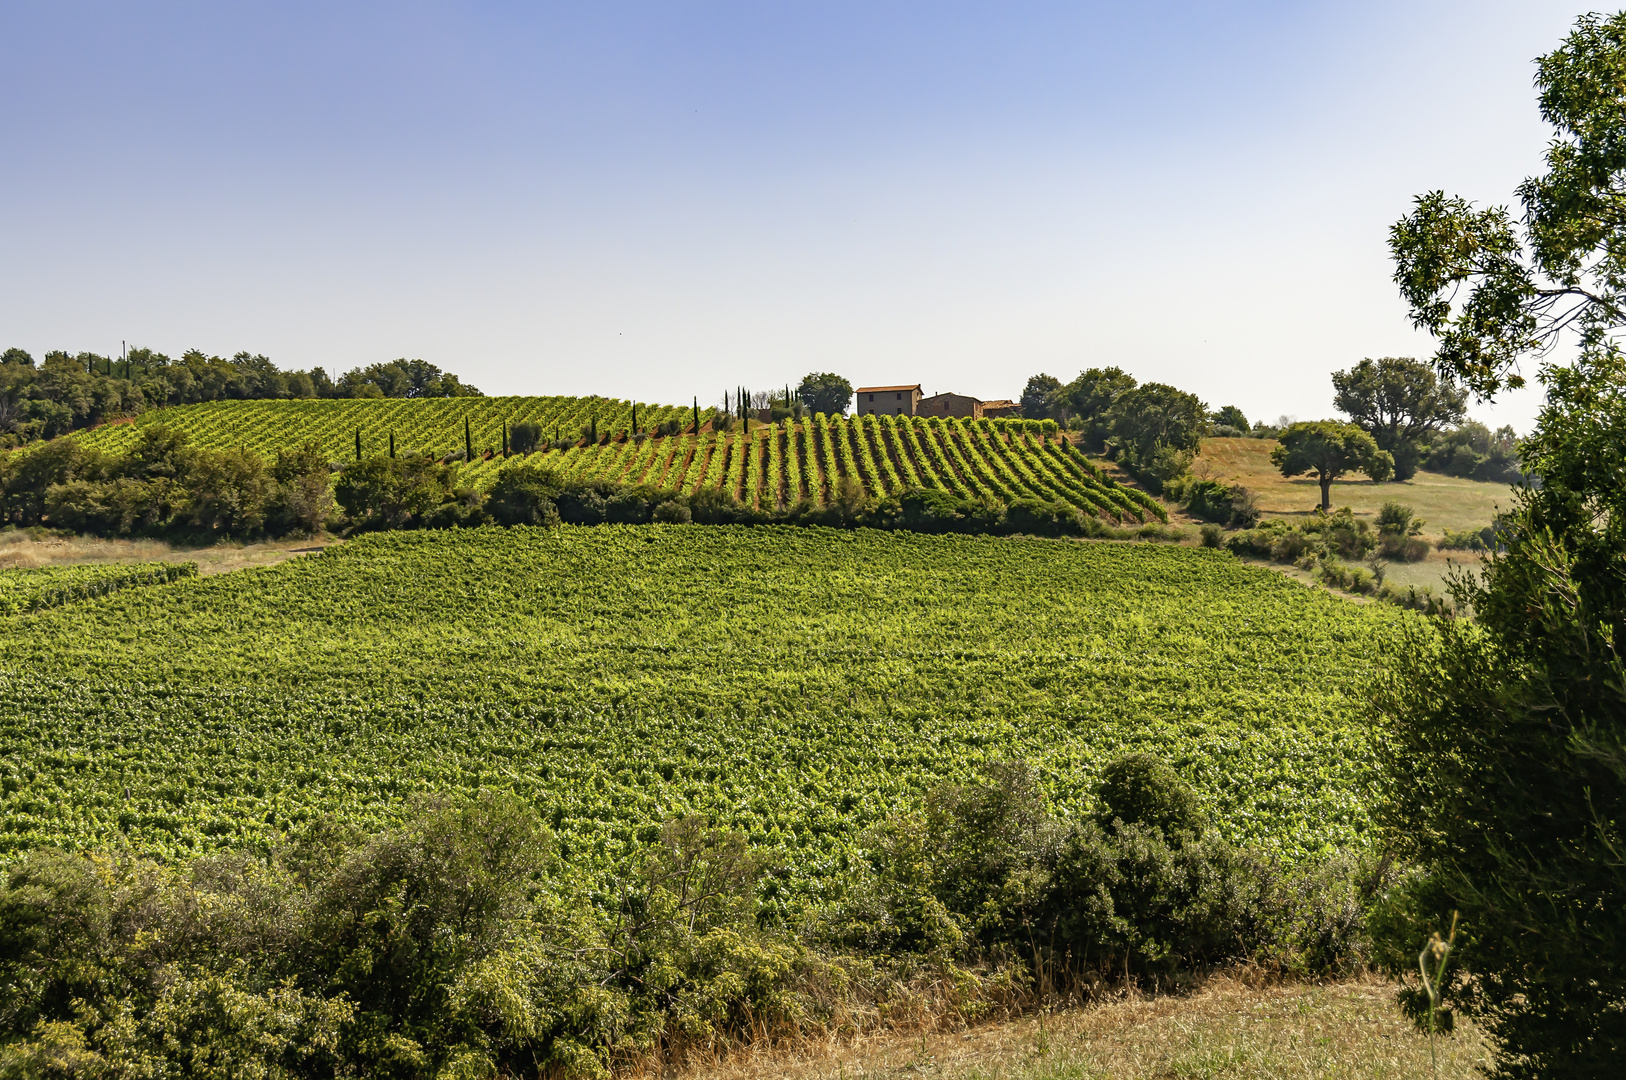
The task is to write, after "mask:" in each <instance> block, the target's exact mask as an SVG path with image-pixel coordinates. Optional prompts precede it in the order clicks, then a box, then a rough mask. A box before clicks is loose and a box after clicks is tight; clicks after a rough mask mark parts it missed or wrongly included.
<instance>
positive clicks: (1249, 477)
mask: <svg viewBox="0 0 1626 1080" xmlns="http://www.w3.org/2000/svg"><path fill="white" fill-rule="evenodd" d="M1275 448H1276V441H1275V440H1274V439H1204V440H1203V445H1202V451H1201V453H1200V454H1199V455H1198V458H1197V461H1196V464H1194V465H1193V466H1192V473H1193V474H1194V475H1195V476H1197V477H1198V478H1199V479H1204V480H1222V481H1225V482H1227V483H1235V482H1240V483H1242V484H1245V485H1247V486H1248V487H1249V488H1251V489H1252V490H1253V491H1255V492H1257V493H1258V495H1259V506H1260V508H1261V509H1262V510H1264V512H1265V515H1266V516H1267V517H1302V516H1305V515H1308V514H1310V513H1313V512H1314V511H1315V509H1316V507H1318V506H1319V505H1320V504H1321V489H1320V486H1319V485H1318V484H1317V483H1316V481H1315V478H1314V477H1311V476H1296V477H1294V478H1293V479H1291V480H1289V479H1287V478H1285V477H1283V476H1282V474H1281V473H1280V472H1279V471H1278V470H1277V468H1276V466H1274V465H1272V464H1271V463H1270V452H1271V451H1272V450H1274V449H1275ZM1390 501H1394V502H1398V503H1402V504H1404V505H1406V506H1409V507H1411V508H1412V512H1413V513H1415V514H1416V515H1417V516H1419V517H1421V518H1422V519H1423V520H1424V521H1426V522H1427V524H1426V525H1425V526H1424V527H1423V535H1425V536H1428V537H1430V538H1434V537H1438V536H1440V535H1441V534H1442V533H1443V531H1444V530H1446V529H1451V530H1454V531H1458V532H1460V531H1462V530H1464V529H1479V528H1483V527H1484V526H1486V525H1489V524H1490V522H1491V518H1492V517H1493V516H1494V515H1495V514H1496V511H1497V510H1498V509H1504V510H1505V509H1507V508H1508V507H1509V506H1510V505H1511V504H1512V502H1513V489H1512V488H1510V487H1508V486H1507V485H1505V484H1486V483H1482V482H1480V481H1478V480H1461V479H1458V478H1457V477H1454V476H1442V475H1440V474H1439V473H1430V472H1419V473H1418V474H1417V475H1416V476H1414V477H1412V478H1411V479H1410V480H1405V481H1400V482H1398V483H1394V482H1391V483H1386V484H1374V483H1373V482H1372V481H1370V480H1368V479H1366V478H1365V477H1364V476H1361V475H1360V474H1358V473H1357V474H1353V476H1352V478H1351V479H1348V480H1341V481H1338V482H1337V483H1334V484H1333V486H1332V505H1333V506H1334V507H1340V506H1347V507H1349V508H1350V509H1351V510H1353V511H1355V513H1356V515H1357V516H1358V517H1364V518H1366V519H1368V520H1371V519H1374V518H1376V517H1377V512H1378V509H1379V508H1380V507H1381V506H1382V505H1383V504H1384V503H1386V502H1390ZM1459 558H1460V556H1459Z"/></svg>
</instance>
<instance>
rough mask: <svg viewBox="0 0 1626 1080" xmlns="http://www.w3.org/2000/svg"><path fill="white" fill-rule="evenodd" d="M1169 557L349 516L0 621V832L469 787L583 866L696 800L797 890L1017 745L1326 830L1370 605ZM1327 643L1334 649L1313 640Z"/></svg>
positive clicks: (1276, 578) (1246, 817)
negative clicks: (275, 548)
mask: <svg viewBox="0 0 1626 1080" xmlns="http://www.w3.org/2000/svg"><path fill="white" fill-rule="evenodd" d="M1404 617H1405V616H1403V615H1402V614H1401V613H1398V612H1394V611H1392V610H1378V609H1373V608H1362V607H1357V606H1356V605H1352V604H1349V603H1347V602H1343V601H1340V600H1337V599H1335V598H1333V597H1330V596H1328V595H1326V594H1325V593H1322V592H1318V591H1315V590H1311V589H1307V588H1304V587H1303V586H1301V585H1298V584H1296V583H1293V582H1290V581H1287V580H1285V579H1284V578H1282V577H1281V576H1280V575H1277V574H1273V573H1269V572H1264V571H1259V570H1254V569H1251V568H1247V567H1244V566H1242V565H1240V564H1239V563H1237V562H1236V561H1235V560H1233V559H1231V558H1230V557H1228V556H1225V555H1222V554H1219V553H1215V552H1209V551H1203V550H1194V549H1188V548H1168V547H1150V546H1144V545H1127V544H1102V543H1082V542H1075V541H1046V540H1029V539H1017V538H1010V539H990V538H976V537H925V536H912V535H907V534H882V533H871V532H863V531H861V532H857V533H839V532H832V531H828V530H822V529H781V528H761V529H739V528H724V527H663V526H644V527H602V528H598V529H570V528H563V529H558V530H553V531H542V530H529V529H516V530H508V531H505V530H498V529H488V530H478V531H475V532H472V533H411V534H388V535H377V536H371V537H364V538H362V539H359V540H355V541H351V542H349V543H346V544H344V545H342V546H340V547H338V548H335V549H333V550H331V551H329V552H327V553H324V554H322V555H320V556H317V557H312V558H304V559H297V560H292V561H289V562H286V563H284V564H282V565H279V566H276V567H272V568H269V569H256V570H248V571H244V572H242V573H237V574H225V575H219V576H216V577H213V578H208V579H201V580H197V581H193V582H189V583H184V584H180V585H173V586H163V587H158V588H149V589H144V590H141V591H140V593H139V594H136V593H131V594H123V595H119V596H113V597H108V598H105V599H102V600H96V601H90V602H86V603H82V604H76V605H73V606H71V607H69V608H63V609H58V610H57V611H54V612H49V613H45V614H41V615H34V616H19V617H14V618H12V619H9V620H3V621H0V773H4V774H6V775H8V776H9V777H11V779H12V782H11V783H8V784H7V785H5V786H6V787H7V788H8V789H9V790H8V794H7V796H6V797H5V800H4V803H3V804H0V845H3V846H4V848H5V849H8V850H17V849H19V848H22V847H28V846H32V845H37V844H42V843H65V844H70V845H78V844H89V843H107V842H110V841H112V840H114V839H116V838H117V837H118V836H119V835H120V834H122V835H124V836H127V837H128V838H129V839H130V840H131V841H132V842H134V843H136V844H137V845H139V846H144V847H150V848H153V849H154V850H160V851H173V852H175V853H178V854H180V853H185V852H188V851H196V850H201V849H206V848H209V847H213V846H219V845H234V844H242V843H259V842H263V841H265V840H267V839H269V838H271V837H274V836H276V835H277V834H278V833H279V831H281V830H283V829H286V828H289V827H291V826H293V825H296V824H298V823H299V822H301V821H304V820H308V819H309V818H310V817H312V816H313V815H316V814H320V813H326V812H332V813H338V814H340V815H342V816H345V817H348V818H351V819H353V820H355V821H357V822H358V823H361V824H364V825H377V824H379V823H382V822H385V821H388V820H390V819H391V818H392V817H393V816H394V815H395V814H396V813H398V811H399V809H400V806H401V800H402V799H404V798H406V797H408V796H410V795H411V794H412V793H414V792H418V791H426V790H468V789H472V788H477V787H482V786H485V787H490V786H498V787H505V788H510V789H512V790H515V791H516V792H519V793H521V794H522V795H523V796H525V797H527V798H529V799H532V800H533V801H535V802H536V803H537V804H538V805H539V806H541V807H543V808H544V809H545V810H547V811H549V812H550V814H551V815H552V816H553V819H554V821H555V823H556V825H557V826H558V828H559V829H560V831H561V833H562V834H563V835H564V836H565V838H566V840H567V842H568V843H569V844H571V845H572V846H573V848H574V849H575V850H584V849H585V850H590V851H591V852H593V853H594V857H595V858H600V859H603V860H610V861H613V860H614V859H615V858H616V857H617V852H618V851H622V850H627V849H628V848H629V847H630V846H631V845H632V844H633V843H634V842H635V841H637V840H638V839H639V838H640V837H641V836H643V835H645V834H646V833H647V832H648V830H649V828H650V827H651V826H652V825H653V824H654V823H656V822H658V821H660V820H663V819H665V818H669V817H672V816H675V815H679V814H683V813H690V812H698V813H704V814H709V815H712V816H714V817H716V818H717V819H719V820H720V821H723V822H726V823H729V824H731V825H735V826H738V827H741V828H744V829H747V830H749V832H750V833H751V834H752V836H753V838H754V839H755V840H756V841H758V842H760V843H763V844H767V845H769V846H772V847H777V848H781V849H782V850H784V851H785V853H786V857H787V859H788V860H789V861H790V862H791V863H792V864H794V865H797V866H799V867H801V869H802V870H803V871H804V872H807V873H811V874H813V875H815V876H817V875H821V874H824V873H829V872H838V871H839V863H840V859H841V858H842V857H843V852H845V851H847V850H849V849H850V846H851V844H852V843H853V841H854V839H855V837H856V834H857V833H858V831H859V830H861V829H862V828H863V827H864V826H865V825H866V824H867V823H868V822H871V821H873V820H875V819H876V818H877V817H879V816H881V815H884V814H887V813H890V812H895V811H897V810H900V809H904V808H907V807H910V806H914V805H918V804H919V801H920V799H921V798H922V796H923V795H924V793H925V792H926V791H927V790H929V789H930V787H932V786H934V785H935V784H937V783H939V782H941V781H943V780H945V779H950V778H955V777H969V776H971V775H973V774H974V773H975V770H976V768H977V766H978V765H979V763H981V762H984V761H991V760H1005V759H1009V758H1011V757H1018V756H1020V757H1026V758H1029V759H1031V760H1033V761H1034V762H1036V763H1037V765H1038V766H1039V767H1040V769H1041V780H1042V783H1043V785H1044V787H1045V789H1046V790H1047V791H1048V792H1049V793H1050V795H1051V797H1052V798H1053V799H1054V800H1055V801H1056V802H1057V803H1058V804H1059V805H1060V806H1061V807H1062V808H1064V809H1068V808H1070V809H1073V810H1077V809H1080V808H1082V807H1083V806H1084V805H1085V804H1087V802H1088V799H1089V794H1088V792H1089V788H1090V784H1091V782H1092V777H1093V776H1094V775H1095V772H1096V770H1097V769H1098V767H1099V765H1100V764H1101V763H1102V762H1103V761H1104V760H1105V759H1107V758H1109V757H1111V756H1113V755H1115V754H1117V753H1121V752H1123V751H1124V750H1125V749H1130V748H1145V749H1149V750H1152V751H1154V752H1156V753H1159V754H1161V755H1163V756H1166V757H1168V758H1170V759H1171V760H1173V761H1174V762H1175V763H1176V764H1177V766H1178V767H1179V768H1180V770H1181V771H1182V772H1183V773H1184V774H1185V775H1186V776H1187V777H1188V778H1190V779H1191V780H1192V781H1193V782H1194V783H1195V784H1196V785H1197V787H1198V788H1199V790H1200V791H1202V793H1203V794H1204V796H1205V797H1206V798H1207V799H1208V800H1209V801H1210V803H1211V805H1212V806H1213V807H1214V809H1215V810H1216V812H1217V813H1219V814H1220V815H1221V817H1222V827H1223V828H1224V830H1225V831H1226V832H1227V833H1229V834H1231V835H1232V836H1234V837H1236V838H1238V839H1243V840H1246V841H1248V842H1250V843H1256V844H1261V845H1266V846H1274V847H1278V848H1280V849H1282V850H1283V851H1285V852H1289V853H1294V852H1298V853H1302V852H1306V851H1312V850H1316V849H1318V848H1321V847H1322V846H1324V845H1327V844H1346V843H1358V842H1359V837H1360V830H1361V828H1362V827H1363V822H1364V820H1365V815H1364V810H1363V808H1362V804H1361V781H1362V776H1363V775H1364V769H1365V760H1366V758H1365V751H1364V749H1363V744H1362V741H1361V739H1360V738H1359V737H1358V734H1359V732H1360V731H1361V730H1363V723H1362V721H1361V714H1362V712H1363V709H1364V705H1363V700H1364V696H1365V691H1366V687H1367V685H1368V683H1369V681H1370V679H1371V678H1372V676H1373V674H1374V672H1375V671H1376V670H1377V669H1378V666H1379V664H1380V663H1381V656H1380V642H1381V641H1382V640H1383V638H1384V636H1385V634H1386V629H1385V628H1386V627H1389V626H1392V625H1393V624H1394V623H1395V622H1396V621H1397V620H1399V619H1401V618H1404ZM1329 658H1336V659H1329Z"/></svg>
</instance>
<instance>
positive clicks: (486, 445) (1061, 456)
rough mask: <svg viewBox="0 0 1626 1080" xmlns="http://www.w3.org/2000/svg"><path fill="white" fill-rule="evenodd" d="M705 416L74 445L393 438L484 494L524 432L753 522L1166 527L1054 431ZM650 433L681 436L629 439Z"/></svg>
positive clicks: (599, 401) (93, 437)
mask: <svg viewBox="0 0 1626 1080" xmlns="http://www.w3.org/2000/svg"><path fill="white" fill-rule="evenodd" d="M710 418H711V413H710V412H708V411H702V412H701V425H700V427H701V430H700V432H699V433H698V434H696V433H695V430H694V414H693V411H692V410H691V409H685V408H680V407H675V406H653V405H640V406H638V414H637V419H636V427H634V417H633V405H632V403H631V402H624V401H611V400H608V399H603V398H446V399H432V400H406V399H392V400H365V399H363V400H323V401H230V402H213V403H209V404H205V405H192V406H184V407H181V408H175V409H160V410H156V411H154V412H151V413H147V414H145V415H143V416H142V417H140V418H139V419H138V420H137V421H135V422H134V423H129V424H112V425H108V426H106V427H102V428H98V429H96V430H95V431H93V432H90V433H87V434H85V435H83V436H79V438H80V439H81V441H82V442H83V443H84V444H85V445H87V446H91V447H95V448H98V449H102V450H106V451H110V452H117V451H119V450H123V449H126V448H128V447H129V446H131V445H132V444H133V443H134V442H135V440H136V439H137V438H138V436H139V430H140V428H142V427H144V426H147V425H151V424H160V423H162V424H169V425H172V426H174V427H177V428H179V429H181V430H183V431H185V432H187V433H188V435H190V436H191V437H192V439H193V440H194V441H196V442H197V443H199V444H201V445H203V446H207V447H211V448H215V449H222V448H226V447H231V446H243V447H246V448H248V449H251V450H255V451H258V452H260V453H262V454H267V455H269V454H272V453H274V452H275V451H276V450H278V449H281V448H285V447H294V446H298V445H300V444H302V443H304V442H306V441H307V440H313V439H314V440H315V441H316V442H318V443H319V444H320V445H321V447H322V449H323V452H324V453H326V454H328V455H329V457H330V458H331V459H332V460H334V461H335V462H339V461H346V460H351V459H353V458H354V456H355V452H356V442H357V439H358V437H359V439H360V442H361V445H362V452H363V453H367V454H373V453H382V452H384V451H385V450H386V448H387V447H388V446H389V444H390V440H391V439H392V438H393V440H394V443H395V447H396V451H397V453H402V454H423V455H428V456H430V457H434V458H437V459H444V460H448V461H454V460H455V461H461V459H462V457H463V456H464V454H465V453H466V451H467V450H468V449H470V448H472V449H473V451H474V456H473V459H472V460H470V461H468V462H466V463H464V464H462V465H461V466H460V467H461V468H462V469H463V470H464V472H465V479H466V481H467V482H469V483H472V484H475V485H485V484H489V483H490V482H491V480H492V479H493V478H494V477H495V475H496V472H497V470H498V469H499V468H501V467H502V465H503V464H504V459H503V458H502V456H501V453H500V451H501V447H502V438H503V436H502V432H503V427H504V425H507V426H508V427H509V428H512V427H513V425H515V424H518V423H522V422H528V423H535V424H537V425H538V426H539V427H541V429H542V437H543V439H544V441H545V442H547V443H550V444H552V443H568V444H569V445H568V446H565V447H563V448H559V449H546V450H544V451H542V452H540V453H538V454H533V455H531V460H532V461H540V462H541V463H543V464H547V465H550V466H555V467H557V468H558V469H559V470H561V471H562V472H564V473H565V474H567V475H569V476H572V477H576V478H580V479H591V480H603V481H609V482H614V483H624V484H648V485H651V486H653V487H656V488H660V489H662V490H668V491H679V492H684V493H686V494H692V493H694V492H697V491H700V490H702V489H707V488H711V489H717V490H722V491H727V492H730V493H731V494H733V495H734V497H736V498H738V499H740V500H741V501H742V502H745V503H748V504H750V505H752V506H756V507H760V508H763V509H774V508H778V507H783V506H788V505H794V504H796V503H798V502H801V501H803V500H806V501H809V502H811V503H813V504H815V505H825V504H828V503H829V502H830V501H831V500H832V499H834V498H835V496H836V494H837V487H838V485H839V483H840V481H841V480H842V479H843V478H846V477H850V478H852V479H854V480H856V481H857V482H858V483H859V484H861V485H862V488H863V490H864V492H866V493H868V494H872V495H875V496H877V497H884V496H887V495H892V494H896V493H897V492H899V491H902V490H904V489H906V488H910V487H934V488H941V489H943V490H945V491H949V492H952V493H954V494H955V495H957V496H960V497H963V498H971V499H979V498H986V499H992V500H996V501H999V502H1005V503H1009V502H1011V501H1013V500H1016V499H1025V498H1029V499H1041V500H1044V501H1047V502H1063V503H1068V504H1070V505H1072V506H1075V507H1077V508H1078V509H1080V510H1082V511H1084V512H1085V513H1087V514H1092V515H1096V516H1102V517H1106V518H1109V519H1112V520H1116V521H1122V520H1134V521H1148V520H1152V519H1154V518H1155V519H1158V520H1167V513H1166V511H1165V510H1164V509H1163V507H1162V505H1161V504H1159V503H1158V502H1157V500H1155V499H1152V498H1150V497H1148V496H1147V495H1145V494H1144V493H1142V492H1140V491H1137V490H1135V489H1132V488H1127V487H1124V486H1121V485H1119V484H1117V483H1115V482H1113V481H1112V480H1111V479H1109V478H1107V477H1106V476H1104V475H1103V474H1102V473H1101V472H1100V470H1098V469H1097V468H1096V467H1095V466H1094V465H1092V464H1091V463H1090V462H1089V461H1088V460H1086V459H1085V458H1084V456H1083V455H1082V454H1079V453H1078V452H1077V451H1076V450H1075V449H1074V448H1073V446H1072V444H1071V443H1069V442H1066V441H1065V440H1062V439H1059V438H1058V437H1056V436H1055V435H1054V434H1053V425H1048V424H1040V423H1038V422H1033V421H1022V420H1015V421H1005V420H993V421H989V420H976V421H972V420H955V419H947V420H942V419H930V420H928V419H924V418H919V417H893V416H867V417H863V418H861V419H845V418H839V417H838V418H826V417H824V416H822V415H816V416H813V417H810V418H809V419H807V420H805V421H801V422H793V421H789V420H786V421H781V422H779V423H775V424H763V423H751V424H749V425H744V424H741V425H737V426H736V427H735V428H734V429H733V430H731V431H724V432H717V431H713V430H711V423H710ZM663 422H672V423H674V424H675V425H677V426H679V427H681V428H682V430H683V432H684V433H683V434H676V435H670V436H665V437H661V436H648V435H645V434H642V433H645V432H650V431H654V430H657V429H658V428H659V427H660V425H661V424H662V423H663ZM588 428H591V429H594V430H595V431H596V434H597V436H598V441H597V442H591V441H590V440H589V439H587V438H585V437H584V436H583V431H584V429H588ZM465 440H466V441H467V444H468V445H465ZM509 460H512V459H509Z"/></svg>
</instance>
